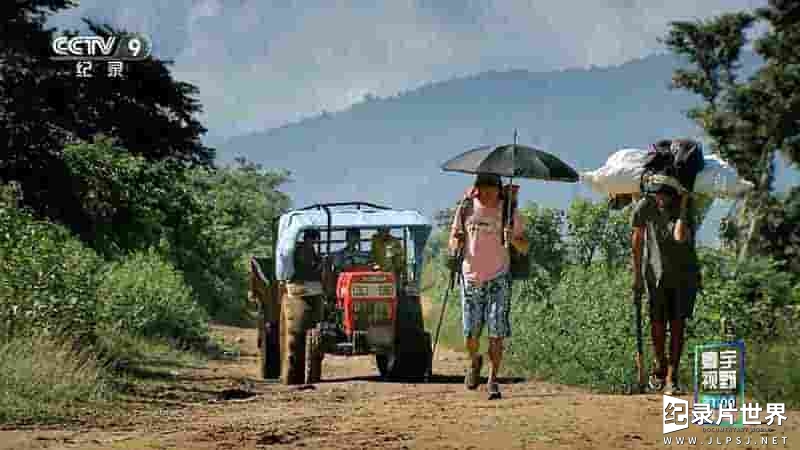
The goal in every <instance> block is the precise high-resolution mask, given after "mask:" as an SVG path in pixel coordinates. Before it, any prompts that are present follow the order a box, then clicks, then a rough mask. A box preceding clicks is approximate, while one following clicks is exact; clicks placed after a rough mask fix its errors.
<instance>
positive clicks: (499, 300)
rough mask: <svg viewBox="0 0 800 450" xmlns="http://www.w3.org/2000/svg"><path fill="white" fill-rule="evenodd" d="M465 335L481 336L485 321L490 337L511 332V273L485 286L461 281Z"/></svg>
mask: <svg viewBox="0 0 800 450" xmlns="http://www.w3.org/2000/svg"><path fill="white" fill-rule="evenodd" d="M461 310H462V311H463V317H462V320H463V324H464V337H474V338H478V337H480V336H481V333H482V331H483V325H484V324H486V326H487V328H488V330H489V337H498V338H506V337H509V336H511V321H510V318H509V314H510V312H511V311H510V310H511V279H510V277H509V276H508V274H503V275H500V276H498V277H497V278H495V279H493V280H489V281H487V282H486V283H484V284H483V285H482V286H478V285H476V284H474V283H472V282H470V281H467V280H464V282H463V283H462V284H461Z"/></svg>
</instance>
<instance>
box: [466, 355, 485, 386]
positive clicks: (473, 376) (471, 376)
mask: <svg viewBox="0 0 800 450" xmlns="http://www.w3.org/2000/svg"><path fill="white" fill-rule="evenodd" d="M482 368H483V356H482V355H478V356H477V357H476V358H475V359H474V360H473V361H472V365H471V366H470V368H469V369H468V370H467V376H466V377H464V385H466V386H467V389H469V390H474V389H477V388H478V385H479V384H480V383H481V369H482Z"/></svg>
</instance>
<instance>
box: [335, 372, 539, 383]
mask: <svg viewBox="0 0 800 450" xmlns="http://www.w3.org/2000/svg"><path fill="white" fill-rule="evenodd" d="M350 381H369V382H377V383H394V384H463V383H464V377H463V376H460V375H440V374H433V375H432V376H431V377H430V378H429V379H428V380H421V379H396V380H390V379H386V378H383V377H381V376H379V375H370V376H359V377H342V378H329V379H323V380H321V381H320V384H325V383H347V382H350ZM524 382H525V378H522V377H507V378H503V377H500V383H501V384H516V383H524ZM482 383H486V378H485V377H484V378H482Z"/></svg>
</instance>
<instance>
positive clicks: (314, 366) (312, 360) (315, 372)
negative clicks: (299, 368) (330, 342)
mask: <svg viewBox="0 0 800 450" xmlns="http://www.w3.org/2000/svg"><path fill="white" fill-rule="evenodd" d="M324 356H325V354H324V353H323V351H322V335H321V333H320V329H319V327H314V328H312V329H310V330H308V332H307V333H306V374H305V375H306V377H305V378H306V384H314V383H319V381H320V380H321V379H322V360H323V358H324Z"/></svg>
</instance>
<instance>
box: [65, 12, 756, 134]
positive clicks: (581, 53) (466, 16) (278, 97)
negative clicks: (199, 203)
mask: <svg viewBox="0 0 800 450" xmlns="http://www.w3.org/2000/svg"><path fill="white" fill-rule="evenodd" d="M80 3H81V5H80V6H79V7H78V8H76V9H74V10H71V11H68V12H65V13H62V14H59V15H57V16H54V17H53V19H52V20H51V24H53V25H55V26H58V27H64V26H67V27H71V28H75V27H78V26H79V24H80V17H90V18H93V19H95V20H99V21H101V22H108V23H111V24H114V25H117V26H122V27H124V28H126V29H128V30H129V31H138V32H143V33H146V34H149V35H150V36H151V38H152V39H153V41H154V48H155V54H156V55H157V56H159V57H162V58H167V59H174V61H175V66H174V67H173V71H174V74H175V76H176V77H177V78H179V79H181V80H185V81H189V82H192V83H194V84H196V85H197V86H198V87H199V88H200V100H201V102H202V103H203V105H204V106H205V109H206V113H205V115H204V117H203V120H204V123H205V124H206V125H207V126H208V128H209V129H210V131H209V134H211V135H216V136H230V135H233V134H241V133H244V132H248V131H254V130H261V129H265V128H271V127H275V126H280V125H282V124H285V123H287V122H292V121H296V120H298V119H300V118H302V117H304V116H309V115H313V114H317V113H319V112H320V111H322V110H328V111H335V110H338V109H342V108H346V107H347V106H348V105H350V104H352V103H354V102H357V101H359V100H360V99H361V98H362V97H363V95H364V94H365V93H368V92H370V93H373V94H375V95H378V96H389V95H393V94H396V93H398V92H402V91H405V90H410V89H413V88H415V87H418V86H420V85H421V84H425V83H428V82H431V81H442V80H446V79H449V78H452V77H455V76H463V75H470V74H474V73H478V72H483V71H487V70H505V69H510V68H514V69H528V70H532V71H544V70H552V69H559V68H566V67H585V66H588V65H598V66H606V65H616V64H620V63H622V62H625V61H628V60H630V59H634V58H637V57H642V56H645V55H647V54H650V53H652V52H654V51H659V49H660V46H659V44H658V42H657V38H658V37H660V36H663V35H664V33H665V31H666V29H667V23H668V22H669V21H670V20H679V19H690V18H697V17H709V16H712V15H715V14H719V13H721V12H726V11H731V10H739V9H745V8H747V9H749V8H753V7H757V6H761V5H762V4H764V3H766V2H765V1H755V0H702V1H699V0H670V1H665V0H600V1H592V0H539V1H535V0H505V1H490V0H452V1H450V0H391V1H388V0H387V1H383V2H379V1H367V0H362V1H338V0H306V1H299V0H298V1H292V0H169V1H166V0H136V1H135V2H131V1H122V0H82V1H81V2H80Z"/></svg>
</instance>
